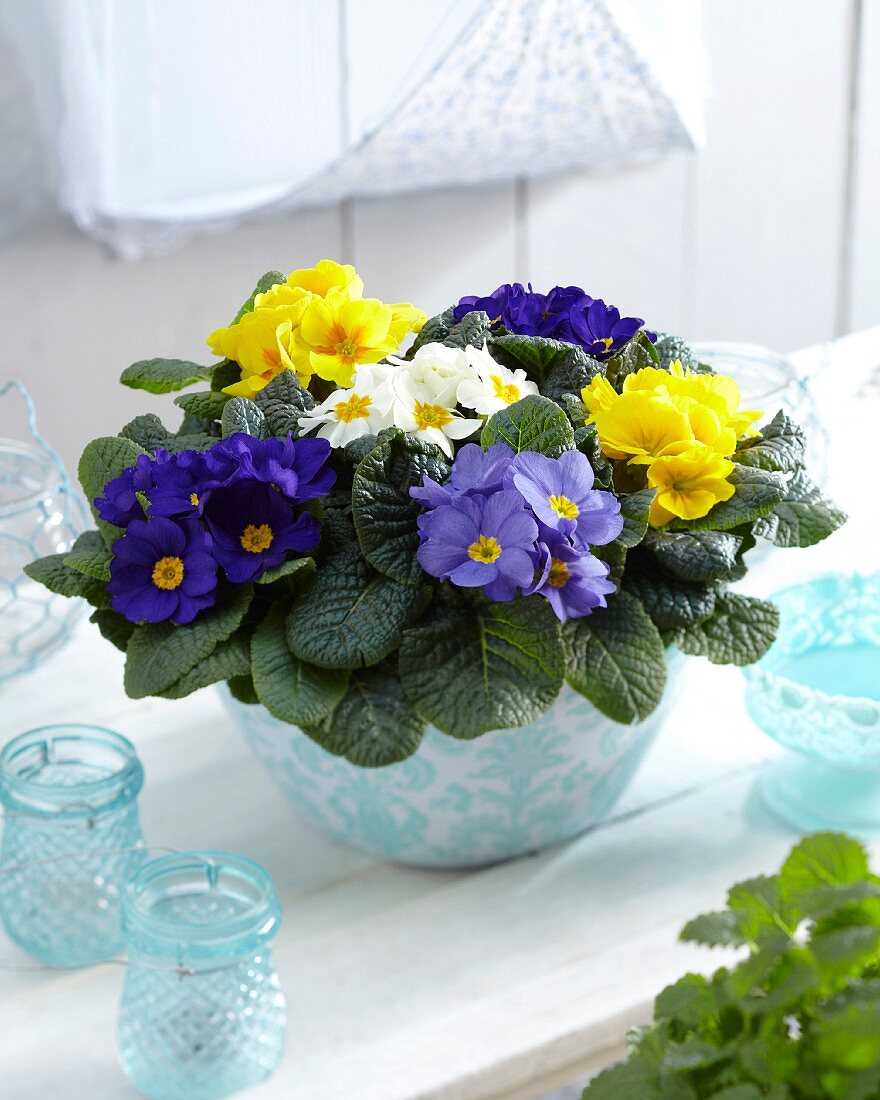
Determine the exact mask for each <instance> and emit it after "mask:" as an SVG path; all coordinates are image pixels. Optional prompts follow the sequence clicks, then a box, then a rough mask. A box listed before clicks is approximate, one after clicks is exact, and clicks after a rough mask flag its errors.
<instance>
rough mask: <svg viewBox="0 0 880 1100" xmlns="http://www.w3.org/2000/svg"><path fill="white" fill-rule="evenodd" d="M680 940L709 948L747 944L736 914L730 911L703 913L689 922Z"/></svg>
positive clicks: (683, 929)
mask: <svg viewBox="0 0 880 1100" xmlns="http://www.w3.org/2000/svg"><path fill="white" fill-rule="evenodd" d="M680 939H682V940H684V941H685V942H686V943H702V944H705V945H706V946H707V947H740V946H741V945H742V944H744V943H745V942H746V937H745V936H744V935H743V934H742V931H741V930H740V927H739V921H738V920H737V917H736V914H735V913H731V912H730V910H729V909H721V910H719V911H717V912H714V913H703V914H702V915H701V916H699V917H694V919H693V920H689V921H688V922H687V924H686V925H685V926H684V928H682V930H681V935H680Z"/></svg>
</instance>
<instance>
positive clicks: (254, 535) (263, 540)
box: [239, 523, 275, 554]
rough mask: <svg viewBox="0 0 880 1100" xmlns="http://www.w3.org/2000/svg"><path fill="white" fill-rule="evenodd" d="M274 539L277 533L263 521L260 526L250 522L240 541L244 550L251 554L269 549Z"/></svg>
mask: <svg viewBox="0 0 880 1100" xmlns="http://www.w3.org/2000/svg"><path fill="white" fill-rule="evenodd" d="M274 539H275V533H274V532H273V530H272V528H271V527H270V526H269V524H268V523H261V524H260V526H259V527H256V526H255V525H254V524H253V523H249V524H248V525H247V527H245V529H244V530H243V531H242V533H241V538H240V539H239V542H240V543H241V548H242V550H246V551H247V552H248V553H249V554H261V553H262V552H263V551H264V550H268V549H269V547H270V546H271V545H272V543H273V541H274Z"/></svg>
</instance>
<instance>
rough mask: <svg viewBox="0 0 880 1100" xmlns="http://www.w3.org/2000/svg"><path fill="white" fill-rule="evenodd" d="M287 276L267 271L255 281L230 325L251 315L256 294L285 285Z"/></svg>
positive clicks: (282, 273)
mask: <svg viewBox="0 0 880 1100" xmlns="http://www.w3.org/2000/svg"><path fill="white" fill-rule="evenodd" d="M286 282H287V276H286V275H285V274H284V272H283V271H267V272H266V274H265V275H261V276H260V278H259V279H258V280H257V285H256V286H255V287H254V289H253V293H252V294H251V296H250V298H248V300H247V301H246V302H245V303H244V305H243V306H242V307H241V309H240V310H239V311H238V313H236V315H235V316H234V317H233V318H232V322H231V323H232V324H233V325H237V324H238V322H239V321H240V320H241V319H242V317H244V315H245V314H246V313H252V312H253V309H254V299H255V298H256V296H257V295H258V294H265V293H266V291H267V290H271V289H272V287H273V286H275V285H276V284H277V283H286ZM236 381H237V379H236Z"/></svg>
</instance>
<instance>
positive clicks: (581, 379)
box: [540, 340, 602, 402]
mask: <svg viewBox="0 0 880 1100" xmlns="http://www.w3.org/2000/svg"><path fill="white" fill-rule="evenodd" d="M548 342H549V343H551V344H555V343H557V341H555V340H551V341H548ZM562 347H563V348H567V349H568V352H567V354H557V353H556V352H555V351H554V352H553V354H552V358H551V356H550V355H549V354H547V353H546V352H545V361H548V362H549V369H546V363H545V371H546V373H545V375H544V381H543V382H542V383H541V387H540V388H541V393H542V394H543V395H544V396H545V397H549V398H550V399H551V401H559V402H561V401H562V400H563V399H564V398H565V397H571V396H572V395H576V396H577V399H578V400H580V396H579V395H580V392H581V390H582V389H583V388H584V386H586V385H588V383H589V382H591V381H592V379H593V378H595V377H596V375H597V374H601V373H602V364H601V363H600V362H599V361H598V359H591V358H590V356H589V355H587V353H586V352H585V351H584V350H583V348H581V347H579V346H578V345H577V344H562Z"/></svg>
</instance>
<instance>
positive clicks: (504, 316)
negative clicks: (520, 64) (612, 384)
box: [454, 283, 654, 359]
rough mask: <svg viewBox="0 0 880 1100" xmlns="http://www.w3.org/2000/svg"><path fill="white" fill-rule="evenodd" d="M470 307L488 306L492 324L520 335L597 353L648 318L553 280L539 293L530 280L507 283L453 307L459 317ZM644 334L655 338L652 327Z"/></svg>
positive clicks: (606, 353)
mask: <svg viewBox="0 0 880 1100" xmlns="http://www.w3.org/2000/svg"><path fill="white" fill-rule="evenodd" d="M472 310H485V312H486V313H488V314H489V317H490V319H491V321H492V323H493V325H494V326H496V327H503V328H506V329H507V330H508V332H513V333H516V334H517V335H519V336H544V337H547V338H548V339H552V340H562V341H564V342H566V343H569V344H579V345H580V346H581V347H582V348H583V349H584V350H585V351H586V352H587V353H588V354H589V355H591V356H593V357H594V358H596V359H609V358H610V357H611V356H612V355H616V354H617V352H618V351H620V349H621V348H622V347H623V346H624V345H625V344H626V343H628V342H629V341H630V340H631V339H632V338H633V336H635V334H636V333H637V332H638V331H639V330H640V329H641V327H642V325H643V324H644V322H643V321H642V320H641V318H639V317H621V316H620V311H619V310H618V309H616V308H615V307H614V306H609V305H606V304H605V302H603V301H602V299H601V298H592V297H590V295H589V294H587V293H586V292H585V291H584V290H583V289H582V288H581V287H579V286H555V287H553V289H552V290H551V291H550V292H549V293H548V294H539V293H538V292H537V291H535V290H532V284H531V283H529V285H528V287H524V286H523V285H522V283H504V284H503V286H500V287H498V289H497V290H493V291H492V293H491V294H489V295H487V296H485V297H478V296H476V295H469V296H468V297H466V298H462V299H461V301H460V302H459V303H458V305H457V306H455V309H454V316H455V320H456V321H460V320H461V319H462V318H463V317H464V316H465V315H466V314H467V313H470V312H471V311H472ZM646 335H647V336H648V338H649V339H651V340H652V341H653V340H654V335H653V333H647V334H646Z"/></svg>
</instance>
